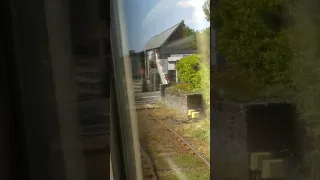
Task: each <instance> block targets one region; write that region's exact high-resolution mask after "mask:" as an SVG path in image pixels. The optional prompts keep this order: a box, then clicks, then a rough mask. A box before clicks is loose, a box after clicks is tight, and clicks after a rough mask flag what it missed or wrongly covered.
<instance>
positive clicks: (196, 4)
mask: <svg viewBox="0 0 320 180" xmlns="http://www.w3.org/2000/svg"><path fill="white" fill-rule="evenodd" d="M204 3H205V0H180V1H179V2H178V3H177V6H180V7H182V8H193V14H192V19H189V20H186V22H189V23H192V24H195V25H197V26H198V25H199V26H201V24H202V23H203V22H204V21H203V20H204V19H205V18H206V15H205V14H204V12H203V9H202V6H203V4H204Z"/></svg>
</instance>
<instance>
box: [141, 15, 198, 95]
mask: <svg viewBox="0 0 320 180" xmlns="http://www.w3.org/2000/svg"><path fill="white" fill-rule="evenodd" d="M183 26H184V21H181V22H179V23H178V24H176V25H174V26H172V27H171V28H169V29H167V30H166V31H164V32H162V33H160V34H158V35H156V36H154V37H153V38H151V39H150V40H149V41H148V42H147V43H146V45H145V67H146V68H145V77H146V78H147V79H149V80H150V84H151V85H150V86H151V89H153V90H157V89H159V87H158V85H159V84H160V83H161V80H160V74H159V71H158V70H157V64H156V61H155V60H156V58H155V52H157V53H158V55H159V59H161V60H162V64H163V65H164V71H166V70H167V72H165V73H167V74H168V75H169V77H170V73H173V72H170V70H169V67H170V65H169V63H168V58H169V57H172V56H181V57H183V56H184V55H189V54H194V53H196V52H197V50H196V47H195V46H192V43H191V41H194V40H195V38H196V36H195V35H194V36H189V37H185V36H184V33H183ZM166 67H167V69H166ZM171 79H172V78H171Z"/></svg>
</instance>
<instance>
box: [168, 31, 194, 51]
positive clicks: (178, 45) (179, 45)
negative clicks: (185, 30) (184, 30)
mask: <svg viewBox="0 0 320 180" xmlns="http://www.w3.org/2000/svg"><path fill="white" fill-rule="evenodd" d="M196 40H197V37H196V35H195V34H194V35H190V36H187V37H185V38H182V39H178V40H175V41H173V42H171V43H170V44H166V45H165V46H163V49H197V48H195V47H192V46H191V42H194V41H196Z"/></svg>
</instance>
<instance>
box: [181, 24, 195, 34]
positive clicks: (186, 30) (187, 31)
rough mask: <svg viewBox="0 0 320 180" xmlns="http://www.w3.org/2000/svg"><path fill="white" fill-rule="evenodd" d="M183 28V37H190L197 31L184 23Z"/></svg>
mask: <svg viewBox="0 0 320 180" xmlns="http://www.w3.org/2000/svg"><path fill="white" fill-rule="evenodd" d="M182 30H183V37H188V36H191V35H195V34H196V31H195V30H194V29H191V28H190V27H189V26H187V25H186V24H184V23H183V24H182Z"/></svg>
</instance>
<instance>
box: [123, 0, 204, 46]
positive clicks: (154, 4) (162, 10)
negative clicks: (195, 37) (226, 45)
mask: <svg viewBox="0 0 320 180" xmlns="http://www.w3.org/2000/svg"><path fill="white" fill-rule="evenodd" d="M204 2H205V0H124V11H125V12H124V13H125V22H126V27H127V38H128V48H129V50H135V51H136V52H139V51H142V50H143V48H144V45H145V43H146V42H147V41H148V40H149V39H151V38H152V37H153V36H155V35H157V34H159V33H161V32H163V31H165V30H167V29H169V28H170V27H172V26H174V25H175V24H177V23H179V22H181V21H182V20H184V22H185V24H186V25H187V26H189V27H190V28H192V29H195V30H201V29H204V28H207V27H209V26H210V23H209V22H207V20H206V19H205V14H204V13H203V10H202V5H203V4H204Z"/></svg>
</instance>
